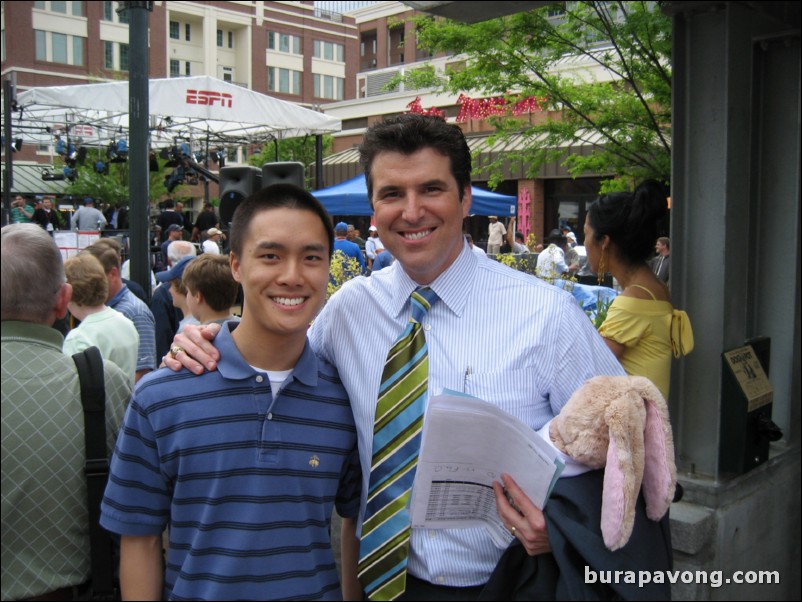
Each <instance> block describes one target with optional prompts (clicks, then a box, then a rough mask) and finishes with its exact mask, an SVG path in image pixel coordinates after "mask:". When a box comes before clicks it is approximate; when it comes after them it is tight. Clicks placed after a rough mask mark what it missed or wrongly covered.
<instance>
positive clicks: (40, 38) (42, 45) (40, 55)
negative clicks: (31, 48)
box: [34, 29, 47, 61]
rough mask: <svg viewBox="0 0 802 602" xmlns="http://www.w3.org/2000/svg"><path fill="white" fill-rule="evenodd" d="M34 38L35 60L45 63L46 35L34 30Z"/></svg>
mask: <svg viewBox="0 0 802 602" xmlns="http://www.w3.org/2000/svg"><path fill="white" fill-rule="evenodd" d="M34 34H35V37H36V60H37V61H46V60H47V34H46V33H45V32H44V31H40V30H38V29H37V30H35V31H34Z"/></svg>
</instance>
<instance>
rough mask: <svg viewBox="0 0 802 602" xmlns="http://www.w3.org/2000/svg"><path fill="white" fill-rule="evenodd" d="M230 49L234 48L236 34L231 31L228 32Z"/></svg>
mask: <svg viewBox="0 0 802 602" xmlns="http://www.w3.org/2000/svg"><path fill="white" fill-rule="evenodd" d="M228 47H229V48H234V32H233V31H229V32H228Z"/></svg>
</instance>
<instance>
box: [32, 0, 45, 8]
mask: <svg viewBox="0 0 802 602" xmlns="http://www.w3.org/2000/svg"><path fill="white" fill-rule="evenodd" d="M33 7H34V8H38V9H39V10H44V9H45V3H44V0H36V2H34V3H33Z"/></svg>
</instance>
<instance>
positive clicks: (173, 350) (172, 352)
mask: <svg viewBox="0 0 802 602" xmlns="http://www.w3.org/2000/svg"><path fill="white" fill-rule="evenodd" d="M182 351H184V348H183V347H179V346H178V345H173V346H172V347H170V357H171V358H173V359H175V356H176V355H178V354H179V353H181V352H182Z"/></svg>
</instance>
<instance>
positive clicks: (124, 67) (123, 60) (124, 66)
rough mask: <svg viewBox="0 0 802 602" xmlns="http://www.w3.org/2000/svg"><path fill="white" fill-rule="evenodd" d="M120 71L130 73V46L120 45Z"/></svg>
mask: <svg viewBox="0 0 802 602" xmlns="http://www.w3.org/2000/svg"><path fill="white" fill-rule="evenodd" d="M120 71H128V44H120Z"/></svg>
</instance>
